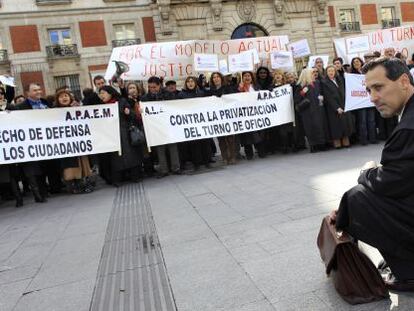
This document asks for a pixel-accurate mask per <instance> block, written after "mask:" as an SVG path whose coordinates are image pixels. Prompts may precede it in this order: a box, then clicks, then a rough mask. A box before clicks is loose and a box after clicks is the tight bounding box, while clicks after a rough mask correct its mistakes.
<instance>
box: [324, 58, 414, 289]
mask: <svg viewBox="0 0 414 311" xmlns="http://www.w3.org/2000/svg"><path fill="white" fill-rule="evenodd" d="M363 72H364V73H366V87H367V89H368V91H369V92H370V94H371V101H372V102H373V103H374V104H375V106H376V107H377V109H378V111H379V112H380V113H381V115H382V116H383V117H385V118H390V117H393V116H395V115H398V116H399V118H400V122H399V124H398V125H397V127H396V128H395V130H394V132H393V133H392V135H391V137H390V138H389V139H388V140H387V141H386V143H385V146H384V149H383V151H382V157H381V165H376V164H375V162H373V161H371V162H368V163H366V164H365V166H364V167H363V169H362V171H361V174H360V176H359V178H358V185H357V186H355V187H353V188H351V189H350V190H349V191H347V192H346V193H345V194H344V195H343V197H342V200H341V202H340V205H339V209H338V211H333V212H332V213H331V214H330V218H331V221H332V222H336V227H337V229H338V230H343V231H346V232H347V233H349V234H351V235H352V236H353V237H354V238H355V239H356V240H360V241H363V242H365V243H367V244H370V245H371V246H373V247H376V248H377V249H378V250H379V251H380V253H381V254H382V256H383V257H384V260H385V262H383V263H382V265H381V268H382V272H386V275H384V276H383V278H384V281H385V283H386V285H387V286H388V287H389V288H390V289H394V290H409V291H413V290H414V230H413V228H414V209H413V207H414V178H413V176H414V82H413V78H412V77H411V75H410V73H409V70H408V67H407V66H406V65H405V64H404V63H403V62H401V61H400V60H398V59H386V58H382V59H377V60H374V61H371V62H370V63H368V64H367V65H366V66H365V67H364V69H363ZM378 85H380V86H381V88H378V87H377V86H378ZM387 267H388V268H387ZM389 270H390V271H391V273H390V271H389Z"/></svg>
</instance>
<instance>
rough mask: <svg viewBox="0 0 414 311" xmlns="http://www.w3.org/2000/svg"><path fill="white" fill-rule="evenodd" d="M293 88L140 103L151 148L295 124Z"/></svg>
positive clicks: (285, 86) (284, 87)
mask: <svg viewBox="0 0 414 311" xmlns="http://www.w3.org/2000/svg"><path fill="white" fill-rule="evenodd" d="M292 102H293V101H292V87H291V86H290V85H284V86H281V87H278V88H275V89H274V90H273V91H258V92H250V93H236V94H229V95H223V96H222V97H216V96H211V97H202V98H191V99H180V100H170V101H159V102H144V103H141V105H142V107H143V110H144V113H143V121H144V127H145V134H146V138H147V143H148V146H158V145H165V144H171V143H176V142H181V141H190V140H197V139H204V138H211V137H219V136H227V135H234V134H240V133H246V132H251V131H257V130H262V129H265V128H269V127H272V126H276V125H280V124H285V123H290V122H293V121H294V119H295V117H294V110H293V103H292Z"/></svg>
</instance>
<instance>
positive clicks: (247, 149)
mask: <svg viewBox="0 0 414 311" xmlns="http://www.w3.org/2000/svg"><path fill="white" fill-rule="evenodd" d="M255 85H256V84H255V81H254V76H253V73H252V72H250V71H245V72H243V73H242V81H241V83H240V85H239V92H255V91H256V90H257V87H255ZM259 132H260V131H255V132H249V133H243V134H240V143H241V145H242V146H243V147H244V153H245V154H246V158H247V160H252V159H253V156H254V153H253V145H254V147H255V148H256V149H257V152H258V153H259V157H260V158H264V157H265V156H266V149H265V145H264V142H263V139H262V137H261V136H260V133H259Z"/></svg>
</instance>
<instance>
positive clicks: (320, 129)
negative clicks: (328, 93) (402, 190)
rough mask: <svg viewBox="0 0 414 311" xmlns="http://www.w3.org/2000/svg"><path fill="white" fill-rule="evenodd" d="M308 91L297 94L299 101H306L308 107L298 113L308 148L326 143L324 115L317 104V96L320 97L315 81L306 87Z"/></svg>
mask: <svg viewBox="0 0 414 311" xmlns="http://www.w3.org/2000/svg"><path fill="white" fill-rule="evenodd" d="M307 88H308V91H307V92H306V93H305V94H303V93H301V92H300V91H302V90H303V88H301V90H300V91H299V93H298V96H299V99H298V101H301V100H303V99H305V98H306V99H308V100H309V101H310V105H309V107H308V108H307V109H305V110H303V111H301V112H300V117H301V119H302V122H303V127H304V129H305V135H306V138H307V139H308V143H309V145H310V146H316V145H324V144H325V143H326V141H327V133H326V130H327V129H326V123H327V121H326V115H325V111H324V108H323V106H321V105H320V104H319V99H318V96H319V95H320V90H319V83H318V81H315V83H314V84H313V85H308V86H307Z"/></svg>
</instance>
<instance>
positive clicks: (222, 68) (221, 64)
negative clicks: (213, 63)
mask: <svg viewBox="0 0 414 311" xmlns="http://www.w3.org/2000/svg"><path fill="white" fill-rule="evenodd" d="M219 67H220V70H219V71H220V73H221V74H222V75H224V76H226V75H228V74H229V66H228V64H227V60H225V59H221V60H220V61H219Z"/></svg>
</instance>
